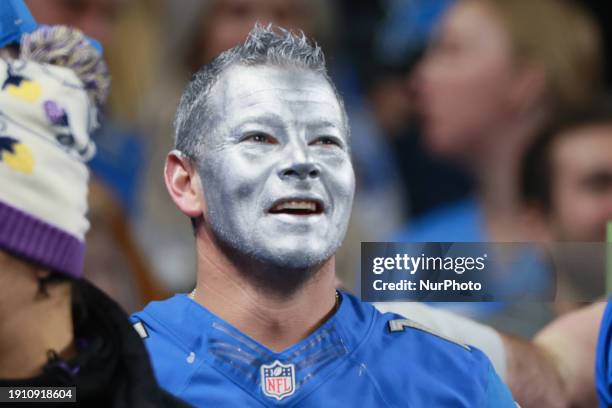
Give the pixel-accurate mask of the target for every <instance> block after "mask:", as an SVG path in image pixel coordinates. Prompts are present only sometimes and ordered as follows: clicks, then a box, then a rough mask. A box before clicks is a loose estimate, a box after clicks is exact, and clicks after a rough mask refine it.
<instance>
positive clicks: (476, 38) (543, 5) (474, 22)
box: [398, 0, 601, 241]
mask: <svg viewBox="0 0 612 408" xmlns="http://www.w3.org/2000/svg"><path fill="white" fill-rule="evenodd" d="M599 47H600V39H599V35H598V31H597V28H596V26H595V25H594V23H593V21H592V20H591V18H590V17H588V16H587V15H586V14H585V13H584V12H583V11H582V10H581V9H579V8H577V7H575V6H573V5H571V4H570V3H564V2H559V1H556V0H542V1H537V2H533V1H530V0H516V1H512V2H508V1H503V0H461V1H459V2H458V3H457V4H456V5H455V6H454V7H453V8H452V9H451V10H450V11H449V13H448V14H447V15H446V16H445V18H444V21H443V22H442V24H441V27H440V31H439V34H438V35H437V37H436V38H435V40H434V41H433V43H432V45H431V48H430V50H429V51H428V53H427V55H426V57H425V60H424V61H423V63H422V65H421V66H420V67H419V70H418V74H417V76H416V77H415V83H416V86H417V89H418V95H419V98H420V113H421V115H422V119H423V124H424V130H425V133H426V139H425V142H426V146H427V148H428V150H430V151H431V152H433V153H435V154H436V155H437V156H440V157H444V158H446V159H448V160H451V161H454V162H457V163H459V164H461V165H462V166H463V167H464V168H466V169H467V170H468V171H470V173H471V174H473V176H474V177H475V179H476V183H477V192H476V195H475V197H473V198H470V199H468V200H465V201H462V202H458V203H455V204H453V205H450V206H448V207H446V208H443V209H440V210H437V211H435V212H434V213H431V214H430V215H428V216H425V217H424V218H423V219H421V220H419V221H417V222H415V223H414V224H412V225H410V226H409V227H408V229H407V230H406V231H405V232H403V233H401V234H400V235H399V236H398V238H399V240H406V241H490V240H492V241H513V240H517V239H518V240H520V238H521V237H522V235H521V231H518V230H517V214H518V204H519V202H520V201H519V194H518V166H519V161H520V157H521V156H522V154H523V153H524V150H525V148H526V146H527V145H528V143H529V141H530V140H531V139H532V137H533V133H534V132H536V131H537V130H538V128H539V127H540V126H542V124H543V123H544V122H545V121H546V120H547V119H548V118H549V117H551V116H554V115H557V114H559V113H560V112H563V111H565V110H568V109H571V108H576V107H580V106H582V105H584V104H586V103H589V102H590V101H591V100H592V98H593V97H594V96H595V95H596V93H597V92H598V90H599V89H600V88H601V55H600V48H599Z"/></svg>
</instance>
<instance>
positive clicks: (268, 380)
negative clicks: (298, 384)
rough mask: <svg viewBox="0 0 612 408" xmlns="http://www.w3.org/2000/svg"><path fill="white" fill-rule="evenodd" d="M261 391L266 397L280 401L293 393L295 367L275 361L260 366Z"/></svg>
mask: <svg viewBox="0 0 612 408" xmlns="http://www.w3.org/2000/svg"><path fill="white" fill-rule="evenodd" d="M261 389H262V390H263V393H264V394H265V395H267V396H268V397H273V398H276V399H277V400H282V399H283V398H285V397H288V396H290V395H292V394H293V393H294V392H295V366H294V365H293V364H283V363H281V362H280V361H278V360H276V361H275V362H273V363H272V364H263V365H262V366H261Z"/></svg>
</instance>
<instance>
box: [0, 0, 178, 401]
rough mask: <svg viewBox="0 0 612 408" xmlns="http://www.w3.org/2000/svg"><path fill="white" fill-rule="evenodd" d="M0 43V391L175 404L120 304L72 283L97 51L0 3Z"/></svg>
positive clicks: (94, 109) (98, 83) (98, 98)
mask: <svg viewBox="0 0 612 408" xmlns="http://www.w3.org/2000/svg"><path fill="white" fill-rule="evenodd" d="M0 49H1V50H0V387H26V386H57V387H76V392H75V394H74V395H75V396H76V400H77V401H78V405H81V406H87V407H98V406H100V407H102V406H103V407H162V406H163V407H173V406H177V407H179V406H186V404H184V403H182V402H181V401H179V400H176V399H174V398H173V397H171V396H169V395H168V394H166V393H165V392H164V391H162V390H161V389H160V388H159V386H158V385H157V383H156V381H155V379H154V376H153V373H152V370H151V366H150V363H149V361H148V357H147V354H146V351H145V348H144V346H143V344H142V343H141V340H140V338H139V337H138V335H137V333H136V332H135V331H134V330H133V328H132V326H131V325H130V323H129V321H128V320H127V316H126V315H125V314H124V313H123V311H122V310H121V309H120V307H119V306H118V305H117V304H116V303H114V302H113V301H112V300H111V299H110V298H108V297H107V296H106V295H104V294H103V293H102V292H101V291H99V290H98V289H96V288H95V287H93V286H92V285H91V284H89V283H87V282H86V281H85V280H83V279H80V277H81V275H82V272H83V256H84V252H85V241H84V238H85V233H86V232H87V229H88V228H89V222H88V220H87V217H86V213H87V185H88V177H89V172H88V169H87V166H86V162H87V161H88V160H89V159H91V158H92V157H93V155H94V154H95V145H94V143H93V142H92V140H91V138H90V134H91V132H92V131H93V130H94V129H95V128H96V126H97V123H98V121H97V116H98V110H99V108H100V107H101V106H102V105H103V103H104V101H105V99H106V96H107V94H108V89H109V85H110V80H109V76H108V73H107V68H106V65H105V63H104V60H103V58H102V54H101V50H100V47H99V46H98V45H97V43H95V41H93V40H90V39H88V38H86V37H85V36H84V35H83V34H82V33H81V32H79V31H77V30H74V29H70V28H68V27H61V26H57V27H48V26H40V27H37V25H36V22H35V21H34V19H33V18H32V16H31V15H30V13H29V11H28V9H27V8H26V7H25V5H24V3H23V2H22V1H20V0H10V1H6V0H3V1H2V2H0ZM20 406H22V405H20ZM44 406H53V405H52V404H48V403H46V404H45V405H44ZM70 406H75V405H74V404H71V405H70Z"/></svg>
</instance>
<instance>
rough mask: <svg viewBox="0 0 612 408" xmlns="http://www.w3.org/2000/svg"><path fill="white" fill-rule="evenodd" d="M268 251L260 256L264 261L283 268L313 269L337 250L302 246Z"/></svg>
mask: <svg viewBox="0 0 612 408" xmlns="http://www.w3.org/2000/svg"><path fill="white" fill-rule="evenodd" d="M266 252H267V254H265V255H264V256H262V257H261V258H260V261H263V262H264V263H268V264H272V265H274V266H276V267H279V268H283V269H311V268H314V267H317V266H320V265H321V264H323V263H324V262H325V261H327V260H328V259H329V258H330V257H331V256H332V255H333V254H334V252H335V251H334V250H333V249H332V248H328V249H327V250H325V249H321V248H317V249H314V248H303V247H301V248H295V249H287V248H283V249H275V250H270V251H266ZM262 255H263V254H262Z"/></svg>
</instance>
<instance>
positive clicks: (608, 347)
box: [595, 302, 612, 408]
mask: <svg viewBox="0 0 612 408" xmlns="http://www.w3.org/2000/svg"><path fill="white" fill-rule="evenodd" d="M595 382H596V383H597V396H598V397H599V406H600V407H606V408H607V407H610V406H612V305H611V304H610V302H608V305H607V306H606V311H605V312H604V315H603V319H602V321H601V326H600V329H599V341H598V343H597V356H596V360H595Z"/></svg>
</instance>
